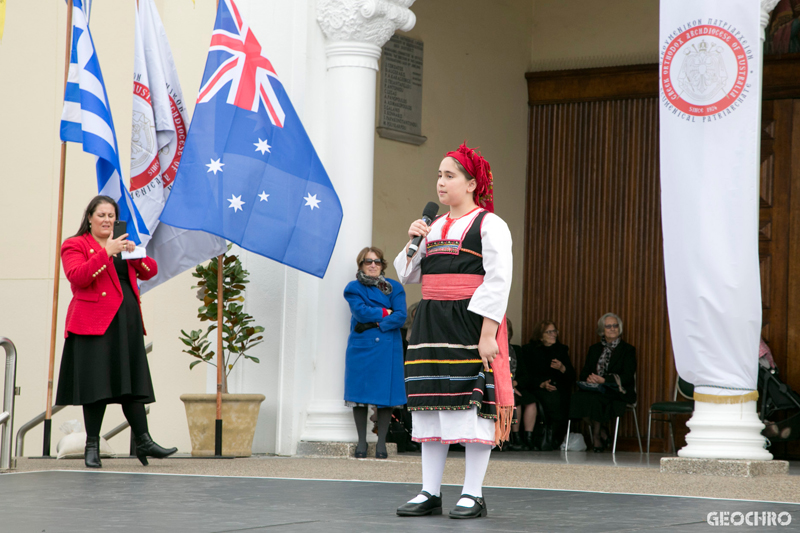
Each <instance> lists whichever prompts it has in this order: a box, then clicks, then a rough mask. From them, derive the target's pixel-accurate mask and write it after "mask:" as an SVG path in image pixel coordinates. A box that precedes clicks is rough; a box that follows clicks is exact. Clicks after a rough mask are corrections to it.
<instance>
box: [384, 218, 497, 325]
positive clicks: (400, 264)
mask: <svg viewBox="0 0 800 533" xmlns="http://www.w3.org/2000/svg"><path fill="white" fill-rule="evenodd" d="M480 212H481V210H479V209H476V210H475V212H474V213H470V214H468V215H465V216H463V217H461V218H459V219H458V220H455V221H453V223H452V224H451V225H450V229H449V231H448V232H447V238H448V239H451V240H459V241H460V240H463V238H464V236H465V235H466V231H467V229H468V228H469V226H470V224H471V223H472V221H473V220H475V218H476V217H477V216H478V214H480ZM445 218H446V216H443V217H440V218H439V219H437V220H435V221H434V222H433V224H432V225H431V231H430V233H428V236H427V237H426V238H424V239H423V240H422V243H421V244H420V247H419V251H418V252H417V253H416V254H415V255H414V257H413V258H412V259H411V261H408V262H407V261H406V259H407V258H406V250H405V249H403V250H401V251H400V253H399V254H398V255H397V257H396V258H395V260H394V267H395V269H396V270H397V274H398V277H399V278H400V283H402V284H403V285H406V284H408V283H420V281H421V279H422V267H421V263H422V257H423V256H424V255H425V254H426V250H427V245H428V241H429V240H430V241H437V240H441V239H442V228H443V227H444V223H445ZM481 246H482V248H483V251H482V252H481V255H483V270H485V271H486V275H485V276H484V278H483V283H482V284H481V286H480V287H478V288H477V289H476V290H475V294H473V295H472V300H470V303H469V307H468V308H467V309H469V310H470V311H472V312H473V313H475V314H478V315H481V316H484V317H487V318H490V319H492V320H494V321H495V322H497V323H500V321H502V320H503V316H504V315H505V314H506V307H507V306H508V295H509V293H510V292H511V275H512V264H513V257H512V254H511V232H510V231H509V230H508V225H507V224H506V223H505V222H504V221H503V219H502V218H500V217H499V216H497V215H495V214H494V213H487V214H486V216H485V217H484V219H483V224H482V227H481Z"/></svg>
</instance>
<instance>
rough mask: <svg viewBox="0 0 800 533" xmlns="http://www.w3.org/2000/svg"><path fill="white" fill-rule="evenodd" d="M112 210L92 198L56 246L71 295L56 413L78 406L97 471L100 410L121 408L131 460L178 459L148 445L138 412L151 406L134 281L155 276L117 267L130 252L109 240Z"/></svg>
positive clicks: (104, 200) (129, 264) (153, 268)
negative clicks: (71, 232)
mask: <svg viewBox="0 0 800 533" xmlns="http://www.w3.org/2000/svg"><path fill="white" fill-rule="evenodd" d="M118 218H119V207H118V206H117V203H116V202H115V201H114V200H113V199H111V198H109V197H108V196H95V197H94V198H93V199H92V201H91V202H89V205H88V206H87V207H86V212H85V213H84V215H83V219H82V221H81V226H80V229H79V230H78V233H76V234H75V236H74V237H71V238H69V239H67V240H66V241H64V244H63V245H62V246H61V261H62V263H63V265H64V272H65V273H66V275H67V279H68V280H69V282H70V285H71V288H72V300H71V301H70V303H69V308H68V309H67V325H66V330H65V332H64V336H65V337H66V341H65V342H64V352H63V354H62V356H61V370H60V372H59V377H58V391H57V393H56V405H82V406H83V419H84V424H85V425H86V451H85V454H84V460H85V462H86V466H87V467H90V468H100V467H101V466H102V464H101V463H100V426H101V425H102V423H103V415H104V414H105V411H106V405H107V404H109V403H118V404H121V405H122V411H123V413H124V414H125V418H127V419H128V422H129V423H130V426H131V431H132V432H133V434H134V436H135V438H136V455H137V457H138V458H139V460H140V461H141V462H142V464H143V465H147V457H148V456H150V457H158V458H162V457H166V456H168V455H171V454H173V453H175V452H176V451H178V449H177V448H170V449H165V448H162V447H161V446H159V445H158V444H156V443H155V442H153V439H151V438H150V434H149V433H148V428H147V416H146V414H145V409H144V405H145V404H146V403H152V402H154V401H155V395H154V393H153V383H152V381H151V380H150V367H149V366H148V364H147V354H146V352H145V347H144V334H145V331H144V323H143V322H142V309H141V303H140V300H139V287H138V284H137V282H136V279H137V278H138V279H141V280H147V279H150V278H152V277H153V276H155V275H156V274H157V273H158V266H157V265H156V262H155V261H154V260H153V259H151V258H149V257H145V258H143V259H131V260H123V259H121V258H120V257H119V256H120V253H121V252H122V251H125V250H127V251H128V252H132V251H133V250H134V249H135V248H136V246H135V245H134V243H133V242H131V241H128V240H127V237H128V234H127V233H126V234H124V235H121V236H120V237H118V238H116V239H115V238H113V232H114V222H115V221H116V220H117V219H118Z"/></svg>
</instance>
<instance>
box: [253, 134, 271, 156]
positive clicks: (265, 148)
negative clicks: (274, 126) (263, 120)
mask: <svg viewBox="0 0 800 533" xmlns="http://www.w3.org/2000/svg"><path fill="white" fill-rule="evenodd" d="M267 140H268V139H264V140H263V141H262V140H261V137H259V138H258V142H257V143H253V146H255V147H256V152H261V155H264V152H269V153H272V152H271V151H270V148H272V146H270V145H268V144H267Z"/></svg>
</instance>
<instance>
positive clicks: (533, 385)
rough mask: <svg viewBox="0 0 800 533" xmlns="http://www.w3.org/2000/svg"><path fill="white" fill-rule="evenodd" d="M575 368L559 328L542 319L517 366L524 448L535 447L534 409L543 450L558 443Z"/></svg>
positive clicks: (565, 416) (523, 350) (522, 352)
mask: <svg viewBox="0 0 800 533" xmlns="http://www.w3.org/2000/svg"><path fill="white" fill-rule="evenodd" d="M573 381H575V369H574V368H573V366H572V361H570V358H569V347H568V346H567V345H565V344H561V343H560V342H559V341H558V328H556V325H555V323H554V322H553V321H552V320H544V321H542V322H541V323H540V324H539V326H538V327H537V328H536V330H535V332H534V335H533V338H532V339H531V340H530V342H529V343H528V344H526V345H525V346H523V347H522V350H521V354H520V356H519V361H518V366H517V390H518V391H519V392H520V394H521V400H520V401H521V403H522V405H523V406H524V407H523V413H522V421H523V426H524V430H525V434H524V435H525V436H524V439H523V440H524V445H525V447H526V448H527V449H534V448H535V447H538V445H539V443H534V442H533V428H534V427H535V424H536V415H537V406H536V404H537V403H538V404H539V405H541V406H542V410H543V412H544V417H545V433H544V435H543V437H544V438H543V439H542V441H541V444H543V445H544V446H543V448H542V449H543V451H549V450H551V449H552V446H553V443H554V442H558V440H559V439H560V437H561V433H562V432H563V428H564V426H565V425H566V422H567V413H568V412H569V400H570V394H571V392H572V383H573Z"/></svg>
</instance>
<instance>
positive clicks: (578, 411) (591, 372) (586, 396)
mask: <svg viewBox="0 0 800 533" xmlns="http://www.w3.org/2000/svg"><path fill="white" fill-rule="evenodd" d="M597 335H598V336H600V337H601V338H602V340H601V341H600V342H598V343H597V344H593V345H592V346H590V347H589V353H588V354H587V355H586V364H585V365H583V370H581V375H580V377H579V378H578V379H579V380H580V381H579V382H578V386H579V387H580V389H581V390H579V391H577V392H576V393H575V394H573V395H572V401H571V404H570V410H569V417H570V418H582V419H583V421H584V422H587V423H588V422H591V423H592V437H593V439H594V442H593V446H594V451H595V452H602V451H603V448H604V447H605V445H606V443H607V442H608V431H607V430H606V429H605V427H603V426H601V424H605V423H606V422H608V421H609V420H611V419H613V418H616V417H618V416H622V415H623V414H625V409H626V407H627V405H628V404H630V403H633V402H635V401H636V382H635V380H636V348H634V347H633V346H631V345H630V344H628V343H627V342H625V341H623V340H622V319H621V318H620V317H618V316H617V315H615V314H614V313H606V314H604V315H603V316H601V317H600V320H598V321H597Z"/></svg>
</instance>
